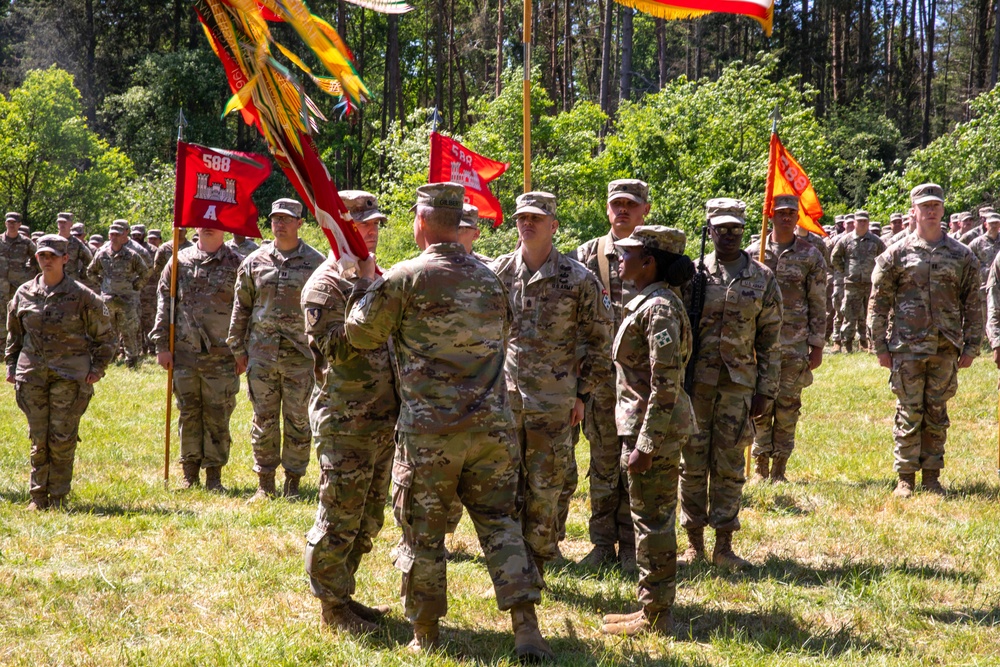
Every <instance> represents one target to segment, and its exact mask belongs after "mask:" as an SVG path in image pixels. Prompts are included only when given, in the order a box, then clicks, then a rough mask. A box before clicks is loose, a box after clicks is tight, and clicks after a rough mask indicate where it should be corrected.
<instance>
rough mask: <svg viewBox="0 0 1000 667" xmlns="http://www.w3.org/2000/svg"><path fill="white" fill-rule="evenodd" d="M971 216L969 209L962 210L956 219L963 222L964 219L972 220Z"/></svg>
mask: <svg viewBox="0 0 1000 667" xmlns="http://www.w3.org/2000/svg"><path fill="white" fill-rule="evenodd" d="M973 217H974V216H973V215H972V213H970V212H969V211H962V212H961V213H959V214H958V219H959V221H961V222H965V221H966V220H972V219H973Z"/></svg>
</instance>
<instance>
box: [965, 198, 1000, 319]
mask: <svg viewBox="0 0 1000 667" xmlns="http://www.w3.org/2000/svg"><path fill="white" fill-rule="evenodd" d="M983 224H984V225H985V227H986V233H984V234H983V235H982V236H978V237H976V238H975V239H973V240H972V243H970V244H969V250H971V251H972V254H973V255H975V256H976V259H978V260H979V285H980V290H979V291H980V295H981V296H982V298H983V322H986V321H987V318H988V315H987V312H986V306H987V304H988V303H989V300H988V299H987V296H986V284H987V282H988V281H989V277H990V268H991V267H992V266H993V260H994V259H996V256H997V254H1000V215H998V214H996V213H989V214H987V215H986V220H985V221H984V223H983Z"/></svg>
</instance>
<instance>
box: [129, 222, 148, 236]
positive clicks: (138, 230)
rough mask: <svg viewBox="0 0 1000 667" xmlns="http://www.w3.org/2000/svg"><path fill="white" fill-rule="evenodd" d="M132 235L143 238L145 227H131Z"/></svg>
mask: <svg viewBox="0 0 1000 667" xmlns="http://www.w3.org/2000/svg"><path fill="white" fill-rule="evenodd" d="M132 233H133V234H142V235H143V236H145V235H146V225H132Z"/></svg>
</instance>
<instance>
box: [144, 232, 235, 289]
mask: <svg viewBox="0 0 1000 667" xmlns="http://www.w3.org/2000/svg"><path fill="white" fill-rule="evenodd" d="M177 231H178V233H179V234H178V236H179V238H180V240H181V243H180V246H179V247H178V248H177V252H178V253H180V251H181V250H184V249H185V248H190V247H191V246H193V245H194V244H193V243H191V241H189V240H188V237H187V230H186V229H184V228H183V227H180V228H178V229H177ZM173 253H174V240H173V239H170V240H169V241H167V242H166V243H163V244H161V245H160V246H159V247H158V248H157V249H156V253H154V254H153V280H159V279H160V276H161V275H162V274H163V267H165V266H166V265H167V264H169V263H170V258H171V257H173ZM244 259H246V258H244Z"/></svg>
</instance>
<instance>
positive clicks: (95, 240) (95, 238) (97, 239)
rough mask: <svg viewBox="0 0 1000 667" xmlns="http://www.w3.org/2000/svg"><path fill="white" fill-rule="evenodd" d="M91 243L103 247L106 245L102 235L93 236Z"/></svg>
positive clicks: (91, 236)
mask: <svg viewBox="0 0 1000 667" xmlns="http://www.w3.org/2000/svg"><path fill="white" fill-rule="evenodd" d="M89 241H90V243H96V244H98V245H103V244H104V237H103V236H101V235H100V234H91V235H90V239H89Z"/></svg>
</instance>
